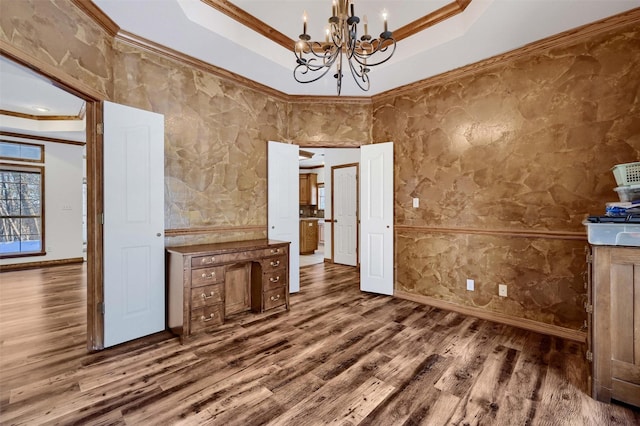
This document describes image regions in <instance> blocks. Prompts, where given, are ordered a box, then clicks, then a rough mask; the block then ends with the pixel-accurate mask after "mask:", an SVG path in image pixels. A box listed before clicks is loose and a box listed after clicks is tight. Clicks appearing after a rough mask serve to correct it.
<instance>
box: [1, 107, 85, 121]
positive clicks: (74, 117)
mask: <svg viewBox="0 0 640 426" xmlns="http://www.w3.org/2000/svg"><path fill="white" fill-rule="evenodd" d="M0 115H7V116H10V117H17V118H26V119H27V120H37V121H65V120H68V121H80V120H82V117H80V116H78V115H35V114H25V113H22V112H16V111H7V110H4V109H0Z"/></svg>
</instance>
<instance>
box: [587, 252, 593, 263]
mask: <svg viewBox="0 0 640 426" xmlns="http://www.w3.org/2000/svg"><path fill="white" fill-rule="evenodd" d="M587 263H593V255H592V254H591V253H587Z"/></svg>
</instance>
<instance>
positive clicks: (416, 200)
mask: <svg viewBox="0 0 640 426" xmlns="http://www.w3.org/2000/svg"><path fill="white" fill-rule="evenodd" d="M418 207H420V198H414V199H413V208H414V209H417V208H418Z"/></svg>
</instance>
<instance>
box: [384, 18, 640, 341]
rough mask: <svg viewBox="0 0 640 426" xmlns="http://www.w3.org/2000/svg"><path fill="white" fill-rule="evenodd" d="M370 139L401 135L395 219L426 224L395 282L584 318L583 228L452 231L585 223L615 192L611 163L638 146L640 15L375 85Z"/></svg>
mask: <svg viewBox="0 0 640 426" xmlns="http://www.w3.org/2000/svg"><path fill="white" fill-rule="evenodd" d="M373 140H374V141H378V142H381V141H385V140H393V141H394V142H395V168H396V171H395V190H396V194H395V214H396V224H397V225H409V226H415V227H418V228H417V229H411V230H409V229H405V230H402V228H400V230H399V231H398V232H397V235H396V249H397V255H396V272H397V276H396V287H397V289H399V290H404V291H408V292H411V293H415V294H420V295H426V296H431V297H434V298H437V299H442V300H446V301H450V302H454V303H457V304H461V305H467V306H474V307H481V308H484V309H487V310H489V311H495V312H502V313H506V314H510V315H514V316H517V317H524V318H529V319H533V320H536V321H541V322H545V323H549V324H555V325H559V326H563V327H569V328H574V329H577V328H579V327H580V326H581V324H582V321H583V319H586V316H585V314H584V310H583V308H582V302H583V299H584V294H585V292H584V289H583V278H582V275H581V274H582V272H583V271H584V270H585V262H584V253H583V249H584V247H585V246H586V245H587V243H586V241H575V240H558V239H546V238H522V237H512V236H504V235H502V236H501V235H498V234H497V235H472V234H471V233H468V234H464V233H463V234H459V233H457V232H458V228H462V229H472V230H473V229H475V230H478V229H479V230H485V231H487V230H488V231H495V230H504V229H508V230H513V231H514V232H515V233H516V234H519V233H526V232H531V231H534V232H535V231H557V232H561V233H565V234H570V233H572V232H574V233H575V232H583V231H584V227H583V225H582V224H581V222H582V220H583V219H584V217H585V216H586V214H588V213H603V212H604V204H605V202H607V201H615V200H617V196H616V194H615V192H613V188H614V187H615V181H614V179H613V176H612V174H611V172H610V170H609V169H610V168H611V167H612V166H613V165H615V164H618V163H624V162H629V161H638V159H640V28H638V27H637V26H636V27H628V28H625V29H623V30H619V31H615V32H612V33H609V34H606V35H602V36H598V37H594V38H592V39H590V40H588V41H585V42H582V43H579V44H576V45H573V46H570V47H565V48H558V49H555V50H552V51H549V52H546V53H545V54H538V55H534V56H530V57H528V58H524V59H520V60H517V61H514V62H512V63H509V64H506V65H501V66H496V67H494V68H493V69H490V70H487V71H480V72H475V73H469V74H468V75H466V76H464V77H463V78H460V79H457V80H455V81H453V82H450V83H446V84H439V85H433V86H430V87H425V88H423V89H422V90H416V91H414V92H412V93H411V94H410V95H408V96H405V95H400V96H396V97H387V98H384V99H380V100H379V101H377V102H375V104H374V112H373ZM413 197H418V198H420V199H421V203H420V206H421V208H419V209H413V208H412V207H411V198H413ZM421 228H422V229H421ZM426 228H431V229H426ZM433 228H445V229H441V230H439V231H438V232H435V231H434V229H433ZM446 228H449V231H447V230H446ZM451 228H455V229H454V230H451ZM466 278H473V279H475V280H476V291H475V292H467V291H466V289H465V280H466ZM498 284H507V285H508V288H509V297H508V298H507V299H499V298H498V296H497V286H498Z"/></svg>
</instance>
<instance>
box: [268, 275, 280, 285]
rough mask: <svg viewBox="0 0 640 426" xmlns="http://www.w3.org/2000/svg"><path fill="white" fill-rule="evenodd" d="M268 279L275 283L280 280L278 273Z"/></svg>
mask: <svg viewBox="0 0 640 426" xmlns="http://www.w3.org/2000/svg"><path fill="white" fill-rule="evenodd" d="M269 281H271V282H272V283H277V282H278V281H280V275H278V276H277V277H275V278H273V277H271V278H269Z"/></svg>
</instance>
